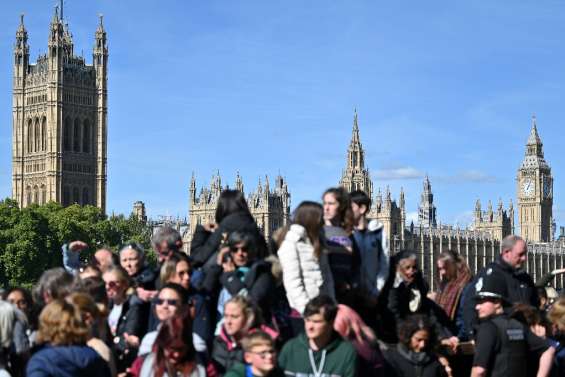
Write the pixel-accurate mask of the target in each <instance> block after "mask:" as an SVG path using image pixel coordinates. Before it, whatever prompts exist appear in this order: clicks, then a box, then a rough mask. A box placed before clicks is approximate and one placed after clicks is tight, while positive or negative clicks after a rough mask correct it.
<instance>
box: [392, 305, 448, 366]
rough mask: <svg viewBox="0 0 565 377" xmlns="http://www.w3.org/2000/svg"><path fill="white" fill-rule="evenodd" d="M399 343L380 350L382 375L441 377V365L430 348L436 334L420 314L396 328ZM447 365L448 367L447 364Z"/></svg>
mask: <svg viewBox="0 0 565 377" xmlns="http://www.w3.org/2000/svg"><path fill="white" fill-rule="evenodd" d="M398 339H399V342H398V344H397V345H396V346H392V347H391V348H390V349H388V350H386V351H385V352H384V357H385V369H386V372H385V376H391V377H443V376H447V375H448V374H447V372H446V367H444V366H443V365H442V364H441V363H440V362H439V360H438V358H437V357H436V355H435V353H434V351H433V349H434V347H435V345H436V337H435V333H434V329H433V326H431V325H430V323H429V321H428V319H427V318H426V317H425V316H423V315H413V316H410V317H408V318H407V319H406V320H405V321H403V322H402V324H401V325H400V327H399V329H398ZM447 368H448V367H447Z"/></svg>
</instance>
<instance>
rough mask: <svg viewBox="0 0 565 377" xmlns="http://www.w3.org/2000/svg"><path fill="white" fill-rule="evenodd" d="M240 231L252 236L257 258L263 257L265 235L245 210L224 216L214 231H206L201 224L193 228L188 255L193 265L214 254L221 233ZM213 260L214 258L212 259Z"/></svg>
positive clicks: (265, 248) (202, 263)
mask: <svg viewBox="0 0 565 377" xmlns="http://www.w3.org/2000/svg"><path fill="white" fill-rule="evenodd" d="M236 230H237V231H242V232H247V233H250V234H251V235H252V237H253V242H254V245H253V246H254V247H255V249H256V251H257V257H258V258H264V257H265V256H266V255H267V243H266V242H265V237H264V236H263V234H262V233H261V231H260V230H259V228H258V227H257V224H256V223H255V220H254V219H253V216H251V215H250V214H248V213H245V212H236V213H232V214H231V215H228V216H226V217H225V218H224V219H223V220H222V221H221V222H220V224H218V228H217V229H216V230H215V231H214V232H208V231H206V230H205V229H204V227H203V226H201V225H198V226H197V227H196V229H195V230H194V235H193V237H192V242H191V243H190V256H191V258H192V261H193V264H194V267H199V266H202V265H204V264H206V262H209V261H210V259H211V258H212V257H213V256H215V255H216V253H217V252H218V248H219V247H220V243H221V242H222V234H224V233H227V234H228V235H229V234H230V233H231V232H233V231H236ZM212 261H214V259H212Z"/></svg>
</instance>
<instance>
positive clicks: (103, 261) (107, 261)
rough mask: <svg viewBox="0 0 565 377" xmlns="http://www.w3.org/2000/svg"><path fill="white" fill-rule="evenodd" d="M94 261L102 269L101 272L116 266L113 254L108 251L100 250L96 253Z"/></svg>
mask: <svg viewBox="0 0 565 377" xmlns="http://www.w3.org/2000/svg"><path fill="white" fill-rule="evenodd" d="M94 259H96V263H97V264H98V267H99V268H100V271H102V272H104V271H106V270H107V269H108V267H110V266H111V265H113V264H114V256H113V253H112V252H111V251H110V250H108V249H98V250H96V252H95V253H94Z"/></svg>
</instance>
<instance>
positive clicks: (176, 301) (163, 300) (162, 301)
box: [155, 298, 179, 306]
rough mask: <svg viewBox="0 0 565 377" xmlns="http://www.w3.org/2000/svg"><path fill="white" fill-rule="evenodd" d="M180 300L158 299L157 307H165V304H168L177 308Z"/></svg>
mask: <svg viewBox="0 0 565 377" xmlns="http://www.w3.org/2000/svg"><path fill="white" fill-rule="evenodd" d="M178 302H179V300H175V299H168V298H156V299H155V305H159V306H160V305H163V304H165V303H167V305H169V306H177V304H178Z"/></svg>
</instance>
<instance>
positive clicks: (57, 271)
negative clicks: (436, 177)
mask: <svg viewBox="0 0 565 377" xmlns="http://www.w3.org/2000/svg"><path fill="white" fill-rule="evenodd" d="M321 199H322V202H321V203H319V202H315V201H305V202H302V203H300V204H299V205H298V207H297V208H296V209H295V211H294V212H293V214H292V218H291V221H290V223H289V224H288V225H287V226H285V227H283V228H281V229H279V230H277V231H276V232H275V233H274V236H273V237H272V239H269V240H266V239H265V237H264V236H263V234H262V232H261V231H260V229H259V228H258V226H257V224H256V222H255V220H254V218H253V216H252V215H251V213H250V211H249V209H248V207H247V204H246V201H245V198H244V196H243V194H242V193H241V192H239V191H236V190H225V191H223V192H222V194H221V196H220V198H219V201H218V206H217V210H216V216H215V222H214V223H210V224H201V225H198V226H197V227H196V230H195V233H194V235H193V238H192V243H191V245H190V252H189V253H188V254H187V253H184V252H182V251H181V250H182V238H181V235H180V234H179V233H178V232H177V231H176V230H175V229H173V228H169V227H163V228H160V229H159V230H158V231H157V232H156V233H155V234H154V235H153V238H152V240H151V241H152V246H153V249H154V250H155V251H156V253H157V256H158V262H157V264H156V265H150V264H149V263H147V261H146V259H145V251H144V249H143V247H141V245H139V244H137V243H135V242H129V243H127V244H125V245H123V246H122V247H121V248H120V249H119V250H116V251H113V250H109V249H107V248H102V249H99V250H97V251H96V252H95V253H94V255H93V258H92V259H91V260H89V261H81V260H80V254H81V251H84V250H85V249H86V248H87V247H88V245H87V244H85V243H84V242H81V241H80V240H76V241H72V242H69V243H67V244H65V245H63V246H62V266H61V267H59V268H54V269H51V270H47V271H45V272H44V273H43V275H42V276H41V278H40V279H39V281H38V282H37V284H36V285H35V286H34V287H33V290H32V291H33V292H32V293H30V292H29V291H28V290H27V289H24V288H21V287H6V289H5V291H4V292H3V293H2V300H1V301H0V344H1V348H0V377H5V376H13V377H18V376H30V377H39V376H63V377H74V376H112V377H115V376H120V377H125V376H128V377H129V376H140V377H149V376H157V377H164V376H167V377H176V376H190V377H204V376H211V377H215V376H226V377H239V376H241V377H265V376H271V377H276V376H296V377H353V376H361V377H364V376H368V377H371V376H393V377H414V376H419V377H435V376H473V377H478V376H512V377H520V376H524V377H527V376H538V377H543V376H561V377H562V376H565V298H564V297H559V294H558V292H557V291H556V290H555V289H554V288H553V287H551V285H552V283H553V282H554V277H555V275H557V274H561V273H565V270H556V271H553V272H552V273H551V274H549V275H548V276H546V277H544V278H543V279H542V280H541V281H540V282H538V283H537V285H536V283H534V282H533V281H532V279H531V277H530V276H529V275H528V274H527V273H526V272H525V271H524V269H523V266H524V264H525V262H526V257H527V249H526V243H525V242H524V240H522V239H521V238H520V237H518V236H513V235H512V236H508V237H506V238H505V239H504V240H502V242H501V250H500V255H499V256H498V257H497V258H496V260H495V261H494V262H492V263H490V264H488V265H487V266H486V267H485V268H483V269H482V270H481V271H480V272H479V273H478V274H477V275H476V276H473V274H472V272H471V271H470V269H469V267H468V266H467V264H466V262H465V258H463V257H462V256H461V255H458V254H457V253H456V252H454V251H451V250H447V251H445V252H443V253H441V254H440V255H438V256H437V260H436V261H435V263H437V271H438V272H439V274H438V276H437V281H438V284H437V286H438V289H437V290H436V291H434V292H430V289H429V287H428V285H427V283H426V279H425V278H424V276H423V273H422V270H421V269H420V266H419V265H418V260H419V259H420V258H419V256H418V255H417V253H416V252H414V251H412V250H401V251H399V252H392V251H391V250H390V249H389V242H388V240H387V238H386V235H385V232H384V229H383V226H382V224H380V223H379V222H377V221H376V220H369V219H368V218H367V214H368V213H369V210H370V208H371V200H370V198H369V197H368V196H367V195H366V194H365V193H364V192H362V191H354V192H351V193H348V192H346V191H345V190H344V189H342V188H330V189H328V190H327V191H326V192H324V194H323V195H322V198H321Z"/></svg>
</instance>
